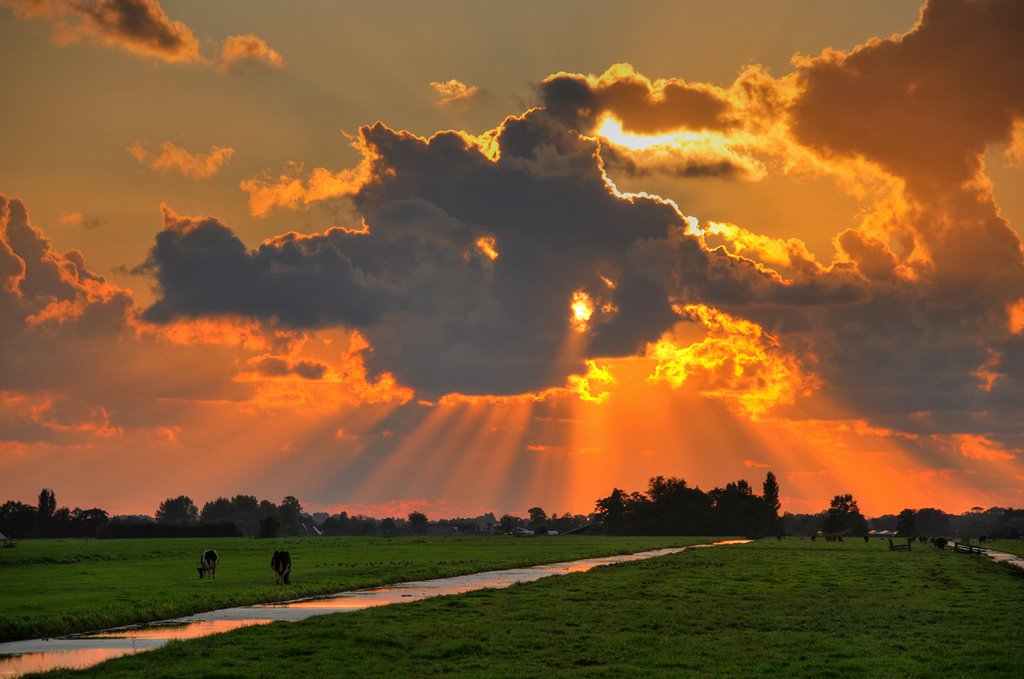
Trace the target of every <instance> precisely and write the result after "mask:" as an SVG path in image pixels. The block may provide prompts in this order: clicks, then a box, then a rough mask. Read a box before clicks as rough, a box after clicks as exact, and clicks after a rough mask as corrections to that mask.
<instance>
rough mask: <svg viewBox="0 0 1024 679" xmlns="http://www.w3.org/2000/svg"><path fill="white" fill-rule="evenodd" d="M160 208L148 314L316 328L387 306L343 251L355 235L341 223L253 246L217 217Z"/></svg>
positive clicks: (365, 317) (369, 315)
mask: <svg viewBox="0 0 1024 679" xmlns="http://www.w3.org/2000/svg"><path fill="white" fill-rule="evenodd" d="M163 214H164V230H163V231H161V232H160V233H159V234H158V235H157V241H156V245H155V246H154V247H153V250H152V252H151V253H150V259H149V261H148V262H147V264H146V265H144V267H143V269H144V270H145V269H151V270H153V271H154V272H155V274H156V278H157V282H158V284H159V285H160V288H161V290H162V291H163V297H162V298H161V299H160V300H159V301H158V302H156V303H155V304H154V305H153V306H151V307H150V308H149V309H147V310H146V313H145V318H146V320H150V321H166V320H168V319H169V318H171V317H172V316H174V315H188V316H203V315H213V314H219V313H220V314H225V313H241V314H246V315H250V316H256V317H269V316H274V317H276V318H277V319H278V320H280V321H281V322H282V323H284V324H285V325H288V326H292V327H313V326H317V325H326V324H331V323H339V322H342V321H347V322H352V323H359V324H361V323H366V322H368V321H370V320H372V319H373V317H375V316H376V315H377V314H379V313H380V312H381V311H383V310H384V309H386V308H387V307H388V306H389V305H390V302H389V300H390V299H391V295H390V294H389V293H388V292H387V291H386V290H385V289H384V288H383V287H382V286H381V284H380V283H379V282H376V281H374V280H372V279H368V278H366V277H365V276H363V275H362V274H361V273H360V272H357V271H356V270H355V269H354V268H353V266H352V262H351V261H350V260H349V258H348V257H347V256H346V255H345V254H343V248H344V242H345V241H346V240H349V239H352V238H357V237H358V236H353V235H351V234H348V233H345V232H344V231H342V230H340V229H336V230H332V231H330V232H328V233H327V234H325V235H323V236H316V237H312V238H306V237H303V236H299V235H297V234H290V235H286V236H282V237H280V238H278V239H276V240H274V241H273V242H270V243H264V244H263V245H261V246H260V247H259V249H258V250H256V251H255V252H248V251H247V250H246V249H245V246H244V245H243V244H242V242H241V241H240V240H239V239H238V237H236V236H235V235H234V234H233V233H232V232H231V231H230V230H229V229H228V228H227V227H225V226H224V225H222V224H220V222H218V221H217V220H216V219H213V218H212V217H207V218H203V219H199V218H192V217H180V216H178V215H176V214H175V213H174V212H173V211H172V210H171V209H170V208H167V207H166V206H165V207H164V208H163Z"/></svg>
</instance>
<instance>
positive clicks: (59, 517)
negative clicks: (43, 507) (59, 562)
mask: <svg viewBox="0 0 1024 679" xmlns="http://www.w3.org/2000/svg"><path fill="white" fill-rule="evenodd" d="M46 535H47V536H48V537H54V538H66V537H70V535H71V510H70V509H68V508H67V507H59V508H58V509H57V511H55V512H54V513H53V517H52V518H51V519H50V530H49V531H48V532H47V533H46Z"/></svg>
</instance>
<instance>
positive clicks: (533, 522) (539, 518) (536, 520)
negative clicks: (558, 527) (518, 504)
mask: <svg viewBox="0 0 1024 679" xmlns="http://www.w3.org/2000/svg"><path fill="white" fill-rule="evenodd" d="M526 511H527V512H528V513H529V514H530V528H536V527H537V526H539V525H541V524H543V523H545V522H546V521H547V520H548V515H547V514H546V513H545V512H544V510H543V509H541V508H540V507H530V508H529V509H527V510H526Z"/></svg>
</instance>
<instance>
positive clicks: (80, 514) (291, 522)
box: [0, 488, 312, 538]
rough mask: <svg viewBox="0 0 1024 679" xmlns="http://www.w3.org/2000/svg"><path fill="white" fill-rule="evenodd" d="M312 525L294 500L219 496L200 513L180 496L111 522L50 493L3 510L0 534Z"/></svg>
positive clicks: (161, 533) (235, 532)
mask: <svg viewBox="0 0 1024 679" xmlns="http://www.w3.org/2000/svg"><path fill="white" fill-rule="evenodd" d="M309 524H310V521H309V519H308V515H305V514H304V512H303V510H302V505H301V504H300V503H299V501H298V500H297V499H296V498H295V497H293V496H291V495H289V496H287V497H285V498H284V499H283V500H281V502H280V503H279V504H275V503H273V502H271V501H270V500H257V499H256V496H254V495H236V496H234V497H233V498H230V499H228V498H224V497H221V498H217V499H216V500H213V501H210V502H207V503H206V504H204V505H203V507H202V509H200V508H199V507H198V506H196V504H195V502H194V501H193V500H192V498H190V497H188V496H186V495H180V496H178V497H174V498H167V499H166V500H164V501H163V502H161V503H160V505H159V506H158V507H157V509H156V512H155V513H154V516H152V517H150V516H144V515H129V516H114V517H111V516H110V515H109V514H108V513H107V512H106V511H105V510H103V509H99V508H95V507H94V508H92V509H80V508H78V507H75V508H74V509H68V508H67V507H61V508H59V509H58V508H57V498H56V495H55V494H54V492H53V490H51V489H49V488H43V489H42V490H41V491H40V493H39V501H38V503H37V504H36V506H32V505H29V504H25V503H23V502H18V501H15V500H9V501H7V502H5V503H4V504H3V505H0V532H2V533H4V534H5V535H6V536H8V537H11V538H32V537H38V538H65V537H99V538H141V537H236V536H245V535H258V536H261V537H277V536H279V535H303V534H305V533H306V532H312V531H311V529H310V527H309Z"/></svg>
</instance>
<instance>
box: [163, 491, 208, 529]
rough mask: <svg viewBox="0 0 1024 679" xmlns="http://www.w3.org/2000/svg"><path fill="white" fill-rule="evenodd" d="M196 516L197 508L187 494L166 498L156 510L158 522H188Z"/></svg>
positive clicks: (197, 516) (197, 515)
mask: <svg viewBox="0 0 1024 679" xmlns="http://www.w3.org/2000/svg"><path fill="white" fill-rule="evenodd" d="M198 518H199V510H198V509H197V508H196V503H195V502H192V498H190V497H188V496H187V495H179V496H178V497H175V498H167V499H166V500H164V501H163V502H161V503H160V508H159V509H157V510H156V520H157V521H158V522H160V523H190V522H192V521H196V520H197V519H198Z"/></svg>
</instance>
